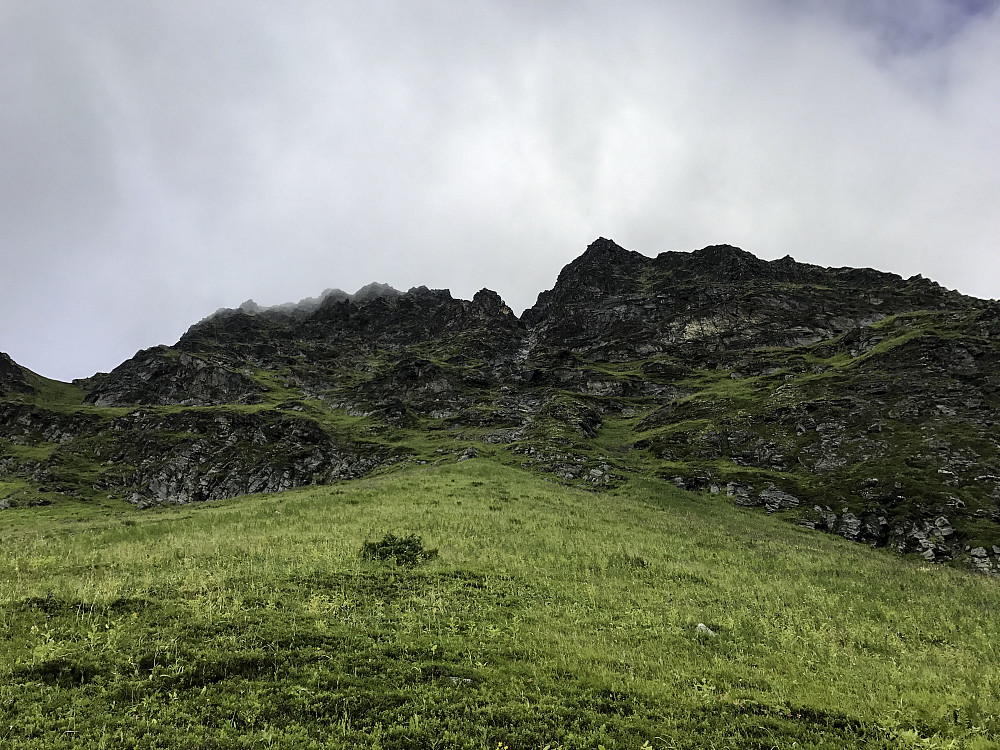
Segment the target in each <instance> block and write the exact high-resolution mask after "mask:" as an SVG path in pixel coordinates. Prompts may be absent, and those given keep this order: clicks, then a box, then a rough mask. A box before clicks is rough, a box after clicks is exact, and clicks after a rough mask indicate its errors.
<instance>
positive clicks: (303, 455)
mask: <svg viewBox="0 0 1000 750" xmlns="http://www.w3.org/2000/svg"><path fill="white" fill-rule="evenodd" d="M109 429H110V430H111V431H112V432H113V433H115V434H116V435H118V436H119V439H118V440H116V441H114V442H112V443H109V444H107V446H106V448H104V449H102V450H101V451H100V452H99V454H98V455H99V458H101V459H103V460H104V461H111V462H112V463H113V464H116V465H122V466H130V467H133V468H132V473H131V475H130V476H128V477H126V478H125V480H124V482H123V484H124V485H126V486H129V487H133V488H134V489H133V490H132V494H131V496H130V498H129V499H130V500H131V501H132V502H133V503H136V504H137V505H140V506H147V505H151V504H155V503H176V504H183V503H188V502H202V501H207V500H218V499H224V498H228V497H235V496H237V495H246V494H253V493H258V492H279V491H281V490H286V489H291V488H292V487H301V486H303V485H308V484H325V483H329V482H331V481H335V480H340V479H355V478H358V477H361V476H364V475H365V474H367V473H369V472H370V471H371V470H372V469H374V468H377V467H378V466H380V465H383V464H384V463H385V462H386V458H387V456H386V455H385V454H384V452H380V450H379V448H378V447H377V446H372V445H364V444H359V443H354V444H352V443H346V442H345V443H343V444H338V443H337V442H335V441H334V440H333V439H331V436H330V435H329V434H327V433H326V432H324V431H323V430H322V429H321V428H320V426H319V425H318V424H317V423H316V422H314V421H313V420H311V419H306V418H302V417H293V416H288V415H281V416H277V417H276V416H273V415H269V414H263V413H256V414H254V413H242V412H231V411H225V410H220V411H215V412H205V411H185V412H180V413H177V414H169V415H164V416H161V415H157V414H155V413H152V412H146V411H142V410H139V411H135V412H132V413H131V414H128V415H126V416H124V417H120V418H118V419H115V420H113V421H112V422H111V424H110V425H109Z"/></svg>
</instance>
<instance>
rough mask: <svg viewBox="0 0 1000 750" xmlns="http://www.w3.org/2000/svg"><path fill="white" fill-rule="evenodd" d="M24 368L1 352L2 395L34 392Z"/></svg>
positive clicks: (0, 384)
mask: <svg viewBox="0 0 1000 750" xmlns="http://www.w3.org/2000/svg"><path fill="white" fill-rule="evenodd" d="M34 390H35V389H34V388H33V387H32V386H31V385H30V384H29V383H28V379H27V378H26V377H25V374H24V370H23V369H22V368H21V366H20V365H18V364H17V363H15V362H14V360H12V359H11V358H10V357H9V356H7V355H6V354H4V353H3V352H0V396H6V395H8V394H15V393H33V392H34Z"/></svg>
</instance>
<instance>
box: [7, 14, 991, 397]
mask: <svg viewBox="0 0 1000 750" xmlns="http://www.w3.org/2000/svg"><path fill="white" fill-rule="evenodd" d="M997 4H998V0H728V1H727V0H718V1H713V0H699V1H698V2H691V1H690V0H660V1H659V2H629V1H628V0H615V1H614V2H583V1H580V2H570V1H569V0H566V1H565V2H564V1H561V0H549V1H546V0H530V1H529V0H526V1H524V2H519V1H516V0H508V1H507V2H501V1H499V0H496V1H488V0H483V1H481V2H477V1H476V0H450V1H447V2H436V1H435V0H420V2H413V1H412V0H399V1H398V2H393V1H388V0H387V1H384V2H382V1H378V0H359V1H358V2H349V1H347V0H339V1H334V0H240V1H239V2H237V1H236V0H141V1H138V2H137V0H81V1H80V2H67V1H66V0H0V259H2V264H3V265H2V271H0V273H2V276H0V351H6V352H7V353H9V354H10V355H11V356H12V357H13V358H14V359H15V361H17V362H19V363H20V364H22V365H24V366H26V367H28V368H30V369H32V370H35V371H36V372H39V373H40V374H43V375H46V376H49V377H53V378H57V379H62V380H68V379H71V378H77V377H85V376H88V375H91V374H93V373H94V372H96V371H99V370H104V371H106V370H109V369H111V368H113V367H114V366H116V365H117V364H119V363H120V362H121V361H122V360H124V359H126V358H128V357H130V356H131V355H132V354H134V353H135V352H136V350H138V349H141V348H145V347H148V346H153V345H156V344H160V343H167V344H171V343H174V342H175V341H176V340H177V338H178V337H179V336H180V335H181V334H182V333H183V332H184V331H185V330H186V329H187V327H188V326H189V325H191V324H192V323H194V322H197V321H198V320H199V319H200V318H202V317H204V316H205V315H207V314H209V313H211V312H213V311H214V310H215V309H216V308H219V307H236V306H238V305H239V304H240V303H241V302H243V301H244V300H246V299H248V298H253V299H254V300H256V301H257V302H258V303H260V304H262V305H271V304H278V303H282V302H287V301H295V300H298V299H300V298H302V297H307V296H314V295H316V294H318V293H319V292H321V291H322V290H323V289H325V288H327V287H340V288H343V289H345V290H347V291H349V292H350V291H354V290H356V289H357V288H359V287H361V286H362V285H364V284H367V283H368V282H371V281H380V282H386V283H389V284H392V285H393V286H395V287H397V288H400V289H404V290H405V289H408V288H410V287H412V286H417V285H421V284H424V285H427V286H430V287H436V288H450V289H451V290H452V293H453V294H454V295H455V296H457V297H464V298H466V299H468V298H471V296H472V295H473V294H474V293H475V292H476V291H477V290H478V289H480V288H481V287H489V288H491V289H494V290H496V291H498V292H499V293H500V295H501V296H502V297H503V298H504V299H505V300H506V301H507V302H508V304H510V305H511V307H513V308H514V309H515V310H516V311H517V312H520V311H521V310H522V309H523V308H525V307H527V306H530V305H531V304H532V303H533V302H534V300H535V297H536V295H537V294H538V293H539V292H540V291H542V290H544V289H547V288H550V287H551V286H552V284H553V282H554V281H555V278H556V275H557V274H558V272H559V270H560V268H561V267H562V266H563V265H565V264H566V263H568V262H569V261H571V260H572V259H573V258H575V257H576V256H577V255H579V254H580V253H581V252H583V250H584V249H585V248H586V246H587V244H589V243H590V242H591V241H592V240H593V239H595V238H596V237H598V236H604V237H609V238H612V239H614V240H615V241H617V242H618V243H619V244H621V245H623V246H624V247H627V248H629V249H631V250H637V251H639V252H641V253H644V254H646V255H655V254H657V253H659V252H662V251H664V250H694V249H697V248H700V247H703V246H705V245H710V244H716V243H729V244H733V245H738V246H740V247H742V248H743V249H745V250H749V251H750V252H753V253H754V254H756V255H758V256H759V257H762V258H766V259H773V258H779V257H781V256H784V255H786V254H790V255H792V256H793V257H795V258H796V259H797V260H800V261H806V262H810V263H818V264H821V265H825V266H844V265H851V266H871V267H875V268H879V269H882V270H888V271H893V272H896V273H899V274H902V275H903V276H910V275H913V274H916V273H922V274H923V275H925V276H929V277H931V278H933V279H936V280H938V281H940V282H941V283H942V284H944V285H945V286H948V287H951V288H957V289H960V290H961V291H963V292H965V293H967V294H972V295H975V296H980V297H990V298H993V297H1000V253H998V249H1000V243H998V241H1000V137H998V134H1000V13H998V12H996V8H997Z"/></svg>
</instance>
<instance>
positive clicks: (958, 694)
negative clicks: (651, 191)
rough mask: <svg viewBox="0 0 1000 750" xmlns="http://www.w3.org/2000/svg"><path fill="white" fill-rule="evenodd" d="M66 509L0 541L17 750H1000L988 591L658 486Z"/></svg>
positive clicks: (461, 473) (8, 686)
mask: <svg viewBox="0 0 1000 750" xmlns="http://www.w3.org/2000/svg"><path fill="white" fill-rule="evenodd" d="M498 455H499V454H498ZM71 507H72V506H60V507H53V508H43V509H32V510H31V511H28V510H16V509H15V510H8V511H4V512H3V513H2V514H0V747H4V748H7V747H10V748H18V749H21V748H50V747H111V746H114V747H136V748H161V747H162V748H166V747H170V748H207V747H214V748H230V747H232V748H237V747H276V748H278V747H280V748H309V747H316V748H319V747H333V748H361V747H365V748H369V747H379V748H414V747H427V748H431V747H437V748H470V749H473V748H474V749H476V750H495V748H496V747H497V746H498V744H501V743H502V744H503V745H506V746H508V747H509V748H511V750H515V749H518V750H519V749H521V748H538V749H539V750H541V749H542V748H545V747H546V746H548V747H549V748H550V750H555V748H567V749H569V748H594V749H595V750H597V749H598V748H601V747H604V748H607V749H609V750H610V749H611V748H643V747H649V748H707V747H718V748H772V747H779V748H785V747H802V748H851V747H858V748H861V747H865V748H869V747H874V748H879V747H884V748H898V747H904V748H906V747H912V748H934V747H938V748H946V747H947V748H970V749H975V750H984V749H986V748H996V747H1000V745H998V743H997V742H996V741H995V740H993V739H992V738H993V737H995V736H996V735H997V733H998V732H1000V709H998V706H1000V677H998V675H1000V669H998V667H1000V645H998V644H1000V619H998V618H997V616H996V615H997V612H998V609H1000V587H998V584H997V582H996V581H994V580H990V579H986V578H981V577H977V576H974V575H970V574H966V573H962V572H960V571H957V570H953V569H948V568H943V567H934V568H930V567H927V566H924V565H922V564H917V563H915V562H911V561H908V560H901V559H899V558H898V557H895V556H893V555H890V554H888V553H882V552H879V551H873V550H869V549H867V548H863V547H860V546H858V545H854V544H850V543H848V542H846V541H844V540H841V539H839V538H837V537H832V536H827V535H823V534H819V533H814V532H809V531H807V530H804V529H800V528H797V527H794V526H791V525H789V524H787V523H780V522H778V521H776V520H775V519H771V518H768V517H766V516H763V515H761V514H757V513H753V512H750V511H741V510H738V509H733V508H732V507H730V506H728V505H727V504H725V501H724V500H722V499H719V498H712V497H710V496H708V495H705V496H701V495H691V494H688V493H681V492H678V491H675V490H674V489H673V488H672V487H670V486H669V485H667V484H666V483H659V482H654V481H646V480H642V479H638V478H634V479H632V480H631V481H630V482H629V483H628V484H627V485H626V486H624V487H622V488H619V489H617V490H614V491H609V492H604V493H594V492H585V491H581V490H576V489H573V488H568V487H563V486H559V485H556V484H553V483H550V482H546V481H545V480H544V479H542V478H541V477H539V476H538V475H536V474H533V473H530V472H525V471H521V470H519V469H516V468H512V467H510V466H503V465H501V464H500V463H497V462H496V461H494V460H492V459H489V458H480V459H475V460H471V461H464V462H462V463H457V464H456V463H454V462H453V461H451V460H449V461H447V462H445V463H440V464H437V465H427V466H417V467H412V466H411V467H409V468H407V469H405V470H401V471H396V472H391V473H387V474H383V475H381V476H378V477H374V478H370V479H366V480H361V481H357V482H352V483H345V484H341V485H338V486H334V487H325V488H309V489H302V490H296V491H291V492H286V493H282V494H279V495H271V496H255V497H249V498H241V499H238V500H233V501H226V502H220V503H213V504H210V505H205V506H199V507H193V506H185V507H183V508H159V509H154V510H150V511H144V512H138V511H134V510H132V509H130V508H128V507H125V506H120V507H119V509H118V510H117V511H115V512H113V513H107V511H106V509H105V510H104V513H102V514H98V513H95V512H82V511H81V512H79V513H74V512H73V511H72V510H71ZM387 534H392V535H395V536H396V537H397V538H398V539H403V538H413V537H411V535H415V536H416V537H419V538H420V539H422V540H423V543H424V544H426V546H427V547H428V548H436V549H437V551H438V555H437V557H433V558H431V559H426V560H425V561H423V562H421V563H420V564H418V565H414V566H398V565H395V564H393V563H391V562H388V563H387V562H373V561H366V560H363V559H362V557H361V554H360V553H361V550H362V548H363V547H364V545H365V544H366V543H368V544H369V545H371V544H377V543H378V542H379V540H384V539H385V538H386V535H387ZM921 562H922V561H921ZM699 623H704V624H706V625H707V626H708V627H709V628H710V629H711V630H712V631H714V632H715V635H714V636H709V635H704V634H699V633H698V632H697V630H696V626H697V625H698V624H699Z"/></svg>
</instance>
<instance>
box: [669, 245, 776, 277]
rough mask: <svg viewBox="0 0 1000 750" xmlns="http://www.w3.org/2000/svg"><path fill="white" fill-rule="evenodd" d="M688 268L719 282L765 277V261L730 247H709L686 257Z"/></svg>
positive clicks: (766, 272) (766, 273)
mask: <svg viewBox="0 0 1000 750" xmlns="http://www.w3.org/2000/svg"><path fill="white" fill-rule="evenodd" d="M687 265H688V267H689V268H690V269H691V270H692V271H695V272H701V273H704V274H705V275H707V276H709V277H711V278H713V279H717V280H720V281H745V280H748V279H754V278H760V277H762V276H764V277H767V276H770V275H771V274H769V273H768V272H769V267H768V263H767V262H766V261H763V260H760V259H759V258H757V257H756V256H755V255H753V254H751V253H748V252H747V251H746V250H741V249H740V248H738V247H733V246H732V245H709V246H708V247H704V248H702V249H701V250H695V251H694V252H693V253H690V254H689V256H688V263H687Z"/></svg>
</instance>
